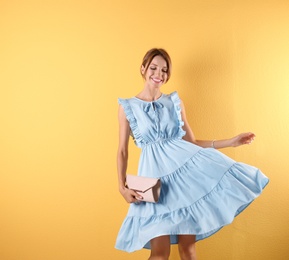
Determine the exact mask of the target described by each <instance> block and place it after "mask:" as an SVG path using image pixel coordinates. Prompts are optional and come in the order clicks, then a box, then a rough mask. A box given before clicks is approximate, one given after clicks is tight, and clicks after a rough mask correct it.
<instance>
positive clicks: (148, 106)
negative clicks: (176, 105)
mask: <svg viewBox="0 0 289 260" xmlns="http://www.w3.org/2000/svg"><path fill="white" fill-rule="evenodd" d="M163 107H164V105H163V104H162V103H160V102H158V101H152V102H149V103H147V104H146V105H145V107H144V109H143V110H144V111H145V112H146V113H147V112H149V111H150V109H151V108H152V109H153V110H156V109H157V108H163Z"/></svg>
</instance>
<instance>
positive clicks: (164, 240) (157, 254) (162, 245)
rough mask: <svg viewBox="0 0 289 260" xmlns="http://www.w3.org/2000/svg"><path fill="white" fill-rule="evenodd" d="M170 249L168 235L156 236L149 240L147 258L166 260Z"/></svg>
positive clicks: (150, 259)
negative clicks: (149, 247) (149, 245)
mask: <svg viewBox="0 0 289 260" xmlns="http://www.w3.org/2000/svg"><path fill="white" fill-rule="evenodd" d="M170 251H171V247H170V237H169V236H161V237H156V238H154V239H152V240H151V256H150V258H149V260H168V259H169V256H170Z"/></svg>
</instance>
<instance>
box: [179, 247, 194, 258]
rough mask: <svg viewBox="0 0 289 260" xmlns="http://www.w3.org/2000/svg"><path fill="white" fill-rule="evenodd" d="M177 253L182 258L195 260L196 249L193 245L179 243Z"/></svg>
mask: <svg viewBox="0 0 289 260" xmlns="http://www.w3.org/2000/svg"><path fill="white" fill-rule="evenodd" d="M179 254H180V257H181V259H182V260H196V259H197V255H196V249H195V246H190V247H189V246H180V245H179Z"/></svg>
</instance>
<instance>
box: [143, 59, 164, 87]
mask: <svg viewBox="0 0 289 260" xmlns="http://www.w3.org/2000/svg"><path fill="white" fill-rule="evenodd" d="M167 71H168V67H167V62H166V61H165V60H164V58H163V57H161V56H155V57H154V58H153V60H152V61H151V63H150V64H149V66H148V69H147V71H146V73H145V68H144V67H142V73H143V75H144V78H145V81H146V84H148V85H149V86H152V87H160V86H161V85H163V84H164V83H166V81H167V79H168V74H167ZM144 73H145V74H144Z"/></svg>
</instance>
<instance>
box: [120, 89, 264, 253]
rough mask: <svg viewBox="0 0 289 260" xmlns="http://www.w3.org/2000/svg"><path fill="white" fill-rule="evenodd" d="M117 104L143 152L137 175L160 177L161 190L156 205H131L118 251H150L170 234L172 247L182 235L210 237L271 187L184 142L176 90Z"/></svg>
mask: <svg viewBox="0 0 289 260" xmlns="http://www.w3.org/2000/svg"><path fill="white" fill-rule="evenodd" d="M118 101H119V104H120V105H122V106H123V108H124V111H125V114H126V118H127V120H128V122H129V125H130V128H131V134H132V136H133V138H134V141H135V144H136V145H137V146H138V147H140V148H141V149H142V152H141V156H140V162H139V168H138V175H140V176H147V177H159V178H160V179H161V183H162V190H161V194H160V199H159V202H158V203H146V202H141V203H140V204H130V207H129V210H128V214H127V216H126V218H125V220H124V222H123V224H122V226H121V229H120V231H119V234H118V237H117V241H116V248H117V249H120V250H124V251H127V252H133V251H135V250H139V249H141V248H150V240H151V239H152V238H155V237H158V236H162V235H170V240H171V243H172V244H176V243H178V235H179V234H194V235H196V240H201V239H204V238H207V237H209V236H211V235H212V234H214V233H215V232H217V231H218V230H219V229H221V228H222V227H223V226H224V225H227V224H229V223H231V222H232V221H233V219H234V217H236V216H237V215H238V214H239V213H241V212H242V211H243V210H244V209H245V208H246V207H247V206H248V205H249V204H250V203H251V202H252V201H253V200H254V199H256V198H257V197H258V196H259V195H260V194H261V192H262V190H263V188H264V187H265V186H266V185H267V183H268V181H269V180H268V178H267V177H266V176H265V175H264V174H263V173H262V172H261V171H260V170H259V169H257V168H255V167H253V166H250V165H247V164H244V163H239V162H235V161H234V160H232V159H231V158H229V157H227V156H226V155H224V154H223V153H221V152H219V151H217V150H215V149H213V148H202V147H199V146H197V145H194V144H192V143H190V142H187V141H185V140H183V139H182V137H183V136H184V135H185V131H184V130H183V129H182V126H183V121H182V118H181V107H180V99H179V96H178V94H177V92H173V93H171V94H169V95H165V94H162V96H161V97H160V98H159V99H158V100H156V101H153V102H146V101H143V100H141V99H138V98H136V97H133V98H130V99H119V100H118Z"/></svg>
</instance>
